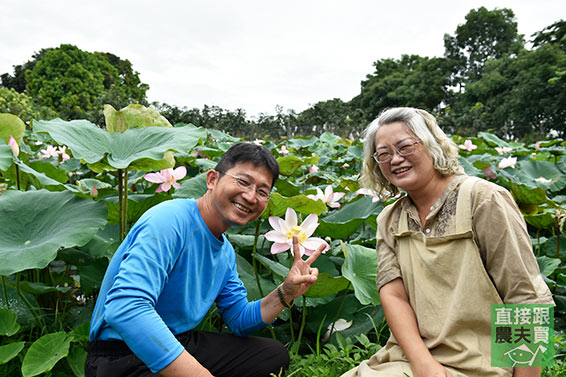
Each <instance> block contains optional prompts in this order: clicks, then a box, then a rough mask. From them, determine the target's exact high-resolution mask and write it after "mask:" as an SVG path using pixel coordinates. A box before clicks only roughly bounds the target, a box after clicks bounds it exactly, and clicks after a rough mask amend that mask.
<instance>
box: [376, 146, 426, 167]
mask: <svg viewBox="0 0 566 377" xmlns="http://www.w3.org/2000/svg"><path fill="white" fill-rule="evenodd" d="M403 141H404V140H402V141H400V142H399V143H402V142H403ZM399 143H397V144H395V152H397V154H398V155H399V156H401V157H407V156H410V155H412V154H414V153H415V151H416V150H417V147H416V146H415V145H417V144H420V141H419V140H417V141H415V142H413V143H411V144H407V145H403V148H404V147H409V146H410V147H412V149H411V151H410V152H409V153H404V152H403V153H402V152H401V151H400V150H399ZM387 149H388V153H389V158H388V159H387V160H385V161H379V159H378V153H377V152H378V151H377V150H376V151H375V152H374V153H372V155H371V157H373V160H374V161H375V162H377V163H378V164H385V163H387V162H390V161H391V160H392V159H393V157H395V155H394V153H392V152H393V151H392V150H391V149H390V148H389V147H387Z"/></svg>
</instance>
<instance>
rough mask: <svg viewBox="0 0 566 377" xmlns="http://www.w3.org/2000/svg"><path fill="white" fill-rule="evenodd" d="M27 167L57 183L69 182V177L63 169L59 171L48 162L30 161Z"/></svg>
mask: <svg viewBox="0 0 566 377" xmlns="http://www.w3.org/2000/svg"><path fill="white" fill-rule="evenodd" d="M29 166H30V167H31V168H32V169H33V170H35V171H36V172H38V173H42V174H44V175H46V176H47V177H49V178H51V179H54V180H56V181H57V182H59V183H67V182H68V181H69V176H68V175H67V172H66V171H65V170H64V169H61V168H59V167H57V166H55V165H53V164H52V163H51V162H49V161H45V160H37V161H32V162H31V163H30V164H29Z"/></svg>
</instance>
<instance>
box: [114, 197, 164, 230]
mask: <svg viewBox="0 0 566 377" xmlns="http://www.w3.org/2000/svg"><path fill="white" fill-rule="evenodd" d="M169 199H170V197H169V196H168V195H167V194H153V195H150V194H130V195H128V215H127V222H128V223H129V224H133V223H135V222H136V221H137V220H138V219H139V218H140V216H141V215H143V214H144V213H145V211H147V210H148V209H150V208H151V207H153V206H154V205H157V204H159V203H161V202H164V201H165V200H169ZM103 201H104V202H105V203H106V205H107V206H108V223H109V224H119V223H120V202H119V198H118V196H107V197H105V198H104V199H103Z"/></svg>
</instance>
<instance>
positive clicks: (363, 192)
mask: <svg viewBox="0 0 566 377" xmlns="http://www.w3.org/2000/svg"><path fill="white" fill-rule="evenodd" d="M354 194H355V195H369V196H371V197H372V199H371V202H372V203H375V202H378V201H379V197H378V196H377V194H376V193H375V191H373V190H370V189H367V188H361V189H359V190H358V191H356V192H355V193H354Z"/></svg>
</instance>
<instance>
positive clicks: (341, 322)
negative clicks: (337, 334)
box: [322, 318, 352, 342]
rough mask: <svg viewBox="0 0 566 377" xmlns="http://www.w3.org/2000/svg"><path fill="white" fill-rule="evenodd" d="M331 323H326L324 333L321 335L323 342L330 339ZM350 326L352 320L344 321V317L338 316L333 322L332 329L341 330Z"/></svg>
mask: <svg viewBox="0 0 566 377" xmlns="http://www.w3.org/2000/svg"><path fill="white" fill-rule="evenodd" d="M332 325H333V324H332V323H331V324H330V325H328V329H327V331H326V334H324V335H323V337H322V341H323V342H326V341H328V340H329V339H330V331H332ZM351 326H352V321H346V320H345V319H342V318H340V319H338V320H337V321H336V322H334V331H343V330H346V329H348V328H350V327H351Z"/></svg>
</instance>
